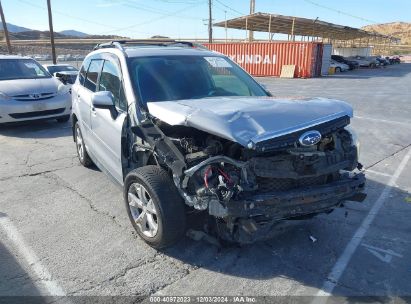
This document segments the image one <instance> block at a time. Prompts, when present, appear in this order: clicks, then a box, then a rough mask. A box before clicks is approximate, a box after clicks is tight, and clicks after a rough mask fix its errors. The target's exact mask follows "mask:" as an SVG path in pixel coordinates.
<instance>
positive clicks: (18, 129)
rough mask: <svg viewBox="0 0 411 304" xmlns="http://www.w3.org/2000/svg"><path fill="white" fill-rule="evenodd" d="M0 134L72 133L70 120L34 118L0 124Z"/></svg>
mask: <svg viewBox="0 0 411 304" xmlns="http://www.w3.org/2000/svg"><path fill="white" fill-rule="evenodd" d="M0 135H3V136H7V137H18V138H34V139H43V138H58V137H66V136H71V135H72V129H71V121H68V122H65V123H58V122H56V121H55V120H38V121H37V120H36V121H25V122H16V123H8V124H0Z"/></svg>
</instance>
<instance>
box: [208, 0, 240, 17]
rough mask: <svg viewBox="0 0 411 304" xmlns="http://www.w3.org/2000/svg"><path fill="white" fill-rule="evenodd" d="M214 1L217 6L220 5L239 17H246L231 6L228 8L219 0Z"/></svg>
mask: <svg viewBox="0 0 411 304" xmlns="http://www.w3.org/2000/svg"><path fill="white" fill-rule="evenodd" d="M215 1H216V2H218V3H219V4H221V5H222V6H224V7H225V8H228V9H229V10H231V11H233V12H235V13H237V14H238V15H240V16H244V15H246V14H244V13H242V12H239V11H237V10H236V9H234V8H232V7H231V6H228V5H226V4H224V3H223V2H221V1H220V0H215Z"/></svg>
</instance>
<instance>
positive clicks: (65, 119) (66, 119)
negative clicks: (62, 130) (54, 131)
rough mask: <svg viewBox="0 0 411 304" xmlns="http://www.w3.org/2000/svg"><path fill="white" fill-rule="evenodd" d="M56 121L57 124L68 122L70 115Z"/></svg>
mask: <svg viewBox="0 0 411 304" xmlns="http://www.w3.org/2000/svg"><path fill="white" fill-rule="evenodd" d="M56 120H57V122H59V123H63V122H68V121H69V120H70V115H65V116H61V117H59V118H57V119H56Z"/></svg>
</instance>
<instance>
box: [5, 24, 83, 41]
mask: <svg viewBox="0 0 411 304" xmlns="http://www.w3.org/2000/svg"><path fill="white" fill-rule="evenodd" d="M6 24H7V30H8V31H9V33H10V34H11V35H12V36H13V37H15V38H17V39H19V36H21V35H19V33H26V35H27V36H33V38H34V37H35V36H43V35H41V34H38V35H35V34H34V35H33V33H30V32H37V33H46V32H47V31H37V30H33V29H29V28H26V27H22V26H18V25H14V24H11V23H6ZM2 30H3V25H2V24H1V23H0V31H2ZM56 34H57V37H56V38H66V37H64V36H67V38H73V37H75V38H85V37H87V36H90V35H89V34H86V33H83V32H79V31H76V30H64V31H61V32H57V33H56ZM61 36H63V37H61ZM22 39H24V38H22ZM34 39H36V38H34Z"/></svg>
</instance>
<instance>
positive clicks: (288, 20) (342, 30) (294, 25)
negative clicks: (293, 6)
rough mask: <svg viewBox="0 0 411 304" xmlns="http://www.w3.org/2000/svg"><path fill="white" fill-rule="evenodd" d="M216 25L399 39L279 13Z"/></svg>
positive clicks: (270, 30)
mask: <svg viewBox="0 0 411 304" xmlns="http://www.w3.org/2000/svg"><path fill="white" fill-rule="evenodd" d="M214 25H215V26H219V27H226V26H227V28H233V29H242V30H250V31H255V32H270V33H281V34H288V35H297V36H313V37H323V38H331V39H337V40H351V39H359V38H386V39H393V40H395V39H397V38H394V37H389V36H385V35H381V34H378V33H372V32H368V31H365V30H362V29H358V28H353V27H349V26H343V25H338V24H334V23H329V22H325V21H321V20H318V19H308V18H301V17H293V16H283V15H277V14H267V13H254V14H251V15H247V16H242V17H239V18H234V19H230V20H227V21H221V22H217V23H214Z"/></svg>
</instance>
